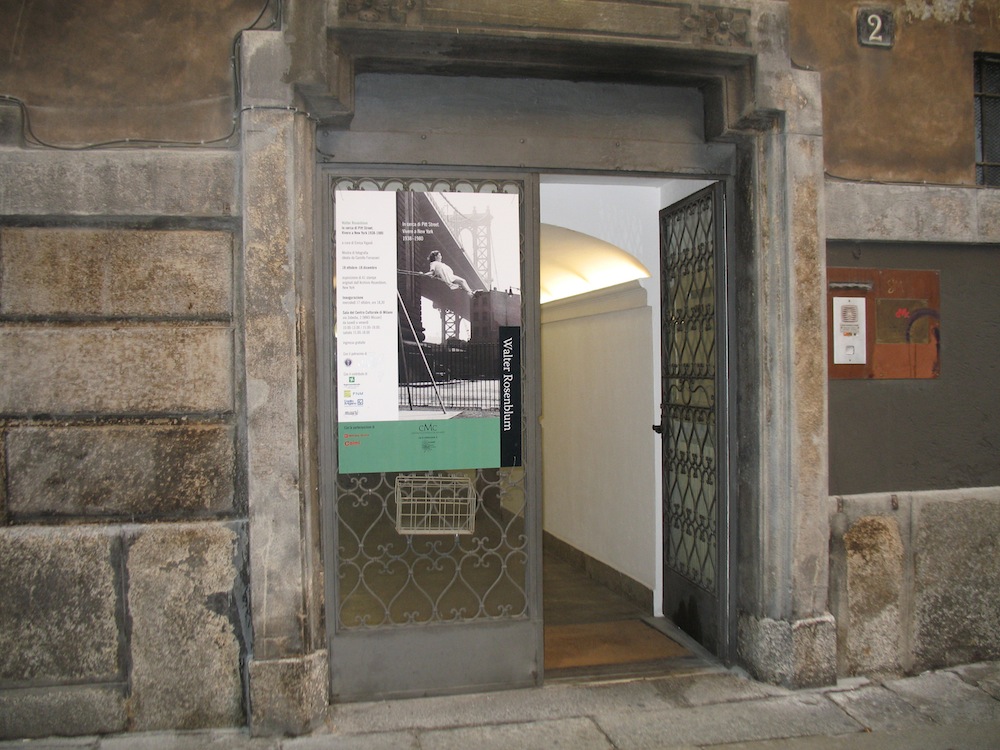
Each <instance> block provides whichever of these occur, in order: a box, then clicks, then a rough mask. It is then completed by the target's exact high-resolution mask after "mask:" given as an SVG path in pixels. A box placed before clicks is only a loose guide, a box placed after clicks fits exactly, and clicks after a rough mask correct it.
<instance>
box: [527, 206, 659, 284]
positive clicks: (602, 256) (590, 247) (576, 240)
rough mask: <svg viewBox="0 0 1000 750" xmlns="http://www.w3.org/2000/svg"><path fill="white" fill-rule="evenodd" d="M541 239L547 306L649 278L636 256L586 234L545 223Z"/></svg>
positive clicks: (541, 280)
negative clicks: (597, 290) (568, 298)
mask: <svg viewBox="0 0 1000 750" xmlns="http://www.w3.org/2000/svg"><path fill="white" fill-rule="evenodd" d="M540 240H541V242H540V253H539V274H540V285H541V302H542V303H543V304H544V303H546V302H553V301H555V300H557V299H565V298H566V297H574V296H576V295H578V294H584V293H586V292H591V291H594V290H596V289H605V288H607V287H610V286H615V285H617V284H624V283H625V282H627V281H634V280H635V279H644V278H647V277H648V276H649V270H648V269H647V268H646V267H645V266H644V265H643V264H642V263H640V262H639V260H638V259H636V258H635V257H634V256H633V255H631V254H630V253H628V252H626V251H625V250H622V249H621V248H620V247H618V246H617V245H612V244H611V243H610V242H605V241H604V240H601V239H598V238H597V237H594V236H592V235H589V234H584V233H583V232H577V231H576V230H573V229H567V228H566V227H559V226H555V225H554V224H542V225H541V237H540Z"/></svg>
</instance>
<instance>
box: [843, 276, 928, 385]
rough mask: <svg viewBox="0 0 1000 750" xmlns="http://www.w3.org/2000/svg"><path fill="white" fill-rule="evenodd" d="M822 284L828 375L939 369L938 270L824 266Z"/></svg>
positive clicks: (877, 375)
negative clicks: (824, 296) (824, 295)
mask: <svg viewBox="0 0 1000 750" xmlns="http://www.w3.org/2000/svg"><path fill="white" fill-rule="evenodd" d="M827 285H828V289H827V311H828V313H829V325H828V326H827V336H828V342H829V355H828V367H829V373H830V377H831V378H834V379H852V378H853V379H884V380H889V379H917V378H921V379H930V378H936V377H938V376H939V375H940V374H941V284H940V274H939V272H938V271H917V270H900V269H877V268H828V269H827Z"/></svg>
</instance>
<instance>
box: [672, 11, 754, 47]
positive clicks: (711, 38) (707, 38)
mask: <svg viewBox="0 0 1000 750" xmlns="http://www.w3.org/2000/svg"><path fill="white" fill-rule="evenodd" d="M684 27H685V28H686V29H688V30H689V31H691V32H692V33H693V34H694V36H695V37H697V38H700V39H701V40H702V41H704V42H706V43H708V44H716V45H719V46H721V47H749V46H750V40H749V38H748V36H749V32H750V11H749V10H735V9H733V8H718V7H713V6H708V5H703V6H701V7H700V8H699V9H698V10H692V11H691V14H690V15H688V16H687V17H686V18H685V19H684Z"/></svg>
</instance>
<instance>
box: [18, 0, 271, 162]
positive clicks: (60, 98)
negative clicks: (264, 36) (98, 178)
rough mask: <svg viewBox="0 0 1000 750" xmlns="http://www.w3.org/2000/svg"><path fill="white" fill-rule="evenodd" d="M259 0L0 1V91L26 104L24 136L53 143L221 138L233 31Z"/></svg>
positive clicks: (262, 5) (229, 124) (228, 123)
mask: <svg viewBox="0 0 1000 750" xmlns="http://www.w3.org/2000/svg"><path fill="white" fill-rule="evenodd" d="M267 5H268V3H267V2H266V1H265V0H223V2H213V3H211V4H205V3H202V2H198V1H197V0H180V1H179V2H171V3H169V8H166V7H164V6H163V5H162V4H160V3H135V2H131V1H130V0H114V2H105V1H102V0H82V1H79V2H72V3H66V2H60V0H31V1H28V0H2V1H0V95H8V96H12V97H16V98H18V99H20V100H21V101H23V102H24V103H25V105H26V109H27V113H28V116H29V122H30V128H31V132H30V133H27V134H26V135H27V136H28V137H29V138H34V139H38V140H39V141H41V142H44V143H52V144H57V145H75V144H92V143H103V142H106V141H117V140H125V139H130V140H132V141H149V140H161V141H191V142H194V143H200V142H203V141H213V140H216V139H226V138H227V137H228V136H230V135H231V134H232V133H233V132H234V126H235V122H234V119H233V112H234V110H235V107H236V95H235V87H234V85H233V66H232V62H231V56H232V48H233V42H234V40H235V39H236V36H237V34H238V33H239V32H240V31H241V30H242V29H244V28H246V27H248V26H250V25H251V24H252V23H254V21H255V20H257V19H258V16H259V15H261V14H262V13H263V17H261V18H260V19H259V20H260V24H259V25H267V24H268V23H270V22H271V21H272V20H273V11H271V10H270V9H269V8H267Z"/></svg>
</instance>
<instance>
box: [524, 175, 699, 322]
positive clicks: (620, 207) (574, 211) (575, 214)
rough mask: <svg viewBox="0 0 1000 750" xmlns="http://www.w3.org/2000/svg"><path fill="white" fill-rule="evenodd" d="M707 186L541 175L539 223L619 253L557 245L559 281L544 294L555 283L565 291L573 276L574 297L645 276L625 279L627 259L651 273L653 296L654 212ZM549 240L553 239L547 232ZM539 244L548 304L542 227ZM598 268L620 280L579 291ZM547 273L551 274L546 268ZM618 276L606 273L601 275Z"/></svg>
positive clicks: (594, 247)
mask: <svg viewBox="0 0 1000 750" xmlns="http://www.w3.org/2000/svg"><path fill="white" fill-rule="evenodd" d="M707 184H709V182H708V181H705V180H692V179H676V178H665V177H634V176H617V175H607V176H605V175H543V176H542V179H541V206H540V209H541V210H540V214H541V221H542V223H543V224H550V225H555V226H557V227H564V228H566V229H568V230H572V231H573V232H578V233H581V234H582V235H586V236H589V237H590V238H591V240H595V241H597V242H603V243H607V244H608V245H610V246H612V247H613V248H614V249H615V250H620V252H621V253H622V255H616V253H615V252H614V250H610V251H609V250H607V248H605V251H607V252H606V254H601V253H600V252H599V251H598V248H599V245H596V244H592V243H591V244H583V245H581V249H580V250H579V251H578V252H576V253H574V252H573V250H572V248H570V247H567V246H565V244H563V246H561V247H560V248H559V250H558V264H559V269H558V270H559V273H560V275H561V277H562V280H561V281H556V280H551V281H549V282H548V285H549V287H550V291H552V289H553V288H554V287H555V286H559V285H560V284H566V287H564V288H569V287H571V286H572V285H573V283H574V282H573V281H572V277H574V276H575V278H576V283H577V285H578V288H579V289H580V291H578V292H574V293H575V294H579V293H581V292H584V291H590V290H592V289H597V288H601V287H603V286H610V285H611V284H617V283H621V282H623V281H628V280H632V279H636V278H642V277H643V276H645V275H648V274H643V275H629V274H628V272H627V271H628V268H634V263H630V262H629V261H628V258H632V259H633V260H634V262H635V263H638V265H639V266H640V267H645V269H648V270H649V271H650V272H651V273H652V277H653V278H652V279H651V280H650V282H649V283H650V284H652V287H647V288H649V289H650V291H654V290H655V289H656V288H657V285H656V278H655V277H656V273H657V269H658V268H659V211H660V209H661V208H664V207H666V206H668V205H670V204H672V203H674V202H676V201H678V200H680V199H681V198H684V197H686V196H688V195H690V194H691V193H693V192H695V191H697V190H699V189H701V188H702V187H704V186H705V185H707ZM550 237H552V238H553V239H554V236H553V235H552V234H551V233H550ZM541 239H542V244H541V257H542V261H541V262H542V287H543V294H542V301H543V302H545V301H548V300H547V299H546V286H547V279H546V266H547V264H546V255H547V252H546V230H545V229H544V228H543V231H542V238H541ZM562 239H563V240H565V238H562ZM616 258H617V259H618V260H619V261H624V263H622V266H624V268H622V266H617V265H616V264H615V263H614V262H613V261H614V260H615V259H616ZM598 259H600V260H598ZM604 264H609V265H610V266H613V267H615V268H618V269H620V271H621V273H622V278H620V279H618V280H616V281H612V282H611V284H598V283H594V284H593V285H591V286H588V287H587V288H583V286H584V284H583V283H582V281H583V279H591V280H592V281H593V282H596V280H597V279H596V277H597V275H599V274H600V273H601V268H602V267H604ZM549 270H550V272H551V271H555V269H554V268H552V267H551V266H550V267H549ZM618 272H619V271H613V270H610V269H609V271H608V272H607V273H609V274H616V273H618ZM625 276H627V277H628V278H625ZM644 285H645V284H644ZM559 296H568V295H565V294H560V295H559ZM554 298H555V297H552V299H554Z"/></svg>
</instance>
